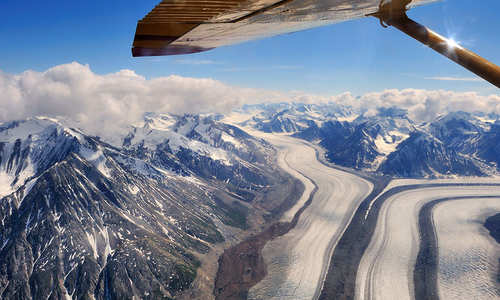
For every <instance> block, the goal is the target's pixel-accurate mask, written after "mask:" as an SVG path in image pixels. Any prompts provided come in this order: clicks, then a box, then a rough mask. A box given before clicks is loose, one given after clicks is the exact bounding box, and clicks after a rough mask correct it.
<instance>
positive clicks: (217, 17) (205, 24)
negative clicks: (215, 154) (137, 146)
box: [132, 0, 437, 56]
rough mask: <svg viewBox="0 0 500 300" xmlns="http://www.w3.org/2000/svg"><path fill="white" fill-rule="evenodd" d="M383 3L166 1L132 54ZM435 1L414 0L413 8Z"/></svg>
mask: <svg viewBox="0 0 500 300" xmlns="http://www.w3.org/2000/svg"><path fill="white" fill-rule="evenodd" d="M380 1H381V0H281V1H277V0H163V1H161V2H160V3H159V4H158V5H157V6H156V7H155V8H154V9H153V10H152V11H151V12H150V13H149V14H148V15H146V16H145V17H144V18H143V19H142V20H140V21H139V22H138V24H137V30H136V35H135V39H134V47H133V49H132V53H133V55H134V56H155V55H174V54H187V53H196V52H201V51H205V50H209V49H213V48H216V47H220V46H224V45H231V44H237V43H241V42H245V41H249V40H254V39H259V38H265V37H269V36H274V35H278V34H283V33H289V32H294V31H299V30H304V29H309V28H313V27H318V26H323V25H328V24H333V23H338V22H342V21H346V20H351V19H356V18H361V17H363V16H366V15H368V14H371V13H374V12H376V11H377V10H378V8H379V5H380ZM385 1H386V2H387V0H385ZM434 1H437V0H413V1H412V2H411V3H410V6H416V5H421V4H425V3H429V2H434Z"/></svg>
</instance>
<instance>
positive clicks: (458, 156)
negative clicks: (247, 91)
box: [239, 103, 500, 177]
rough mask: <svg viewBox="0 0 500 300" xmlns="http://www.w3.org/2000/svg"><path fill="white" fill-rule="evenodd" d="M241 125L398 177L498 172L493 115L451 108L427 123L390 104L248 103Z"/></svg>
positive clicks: (337, 161)
mask: <svg viewBox="0 0 500 300" xmlns="http://www.w3.org/2000/svg"><path fill="white" fill-rule="evenodd" d="M241 111H242V112H245V113H246V114H247V116H251V117H248V118H247V119H246V120H244V118H241V117H240V118H239V119H240V120H243V121H241V122H240V124H242V125H247V126H253V127H254V128H256V129H259V130H262V131H266V132H285V133H289V134H293V136H295V137H298V138H302V139H305V140H308V141H310V142H314V143H318V144H319V145H320V146H322V147H323V148H324V149H325V151H326V158H327V159H328V160H330V161H331V162H333V163H335V164H338V165H341V166H345V167H349V168H355V169H361V170H367V171H375V172H380V173H384V174H387V175H392V176H397V177H443V176H486V175H492V174H497V173H499V172H500V169H499V168H498V166H499V164H498V163H499V162H500V160H499V159H498V157H500V156H499V155H500V146H498V145H499V143H500V139H499V136H498V128H500V127H499V126H498V125H497V124H498V123H496V122H495V121H496V120H497V119H498V116H496V115H493V114H490V115H485V114H482V113H466V112H461V111H458V112H451V113H448V114H444V115H441V116H439V117H437V118H436V119H435V120H434V121H432V122H429V123H419V122H416V121H415V120H412V119H411V118H410V117H409V116H408V113H407V111H406V110H404V109H399V108H394V107H389V108H378V110H377V111H376V112H375V113H374V112H373V111H356V110H354V109H352V108H351V107H342V106H340V105H337V104H322V105H305V104H298V103H291V104H290V103H288V104H286V103H279V104H268V105H256V106H247V107H246V108H244V109H242V110H241Z"/></svg>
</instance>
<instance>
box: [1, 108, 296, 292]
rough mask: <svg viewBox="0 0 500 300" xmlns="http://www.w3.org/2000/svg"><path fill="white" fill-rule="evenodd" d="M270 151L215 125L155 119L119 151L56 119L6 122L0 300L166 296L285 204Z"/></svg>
mask: <svg viewBox="0 0 500 300" xmlns="http://www.w3.org/2000/svg"><path fill="white" fill-rule="evenodd" d="M273 151H274V150H273V149H272V148H271V147H270V146H269V145H267V144H266V143H264V142H262V141H260V140H257V139H254V138H253V137H251V136H249V135H248V134H246V133H245V132H243V131H242V130H240V129H238V128H236V127H233V126H230V125H227V124H223V123H220V122H217V121H216V120H214V119H212V118H210V117H200V116H190V115H187V116H171V115H156V114H148V115H147V116H146V117H145V119H144V122H143V123H142V124H136V125H135V126H131V129H130V133H129V134H128V135H127V136H125V137H124V139H123V147H117V146H112V145H110V144H108V143H106V141H102V140H101V139H99V138H98V137H93V136H89V135H86V134H85V133H84V132H83V131H81V130H77V129H73V128H69V127H67V126H64V125H63V124H62V123H61V122H59V121H57V120H54V119H49V118H32V119H28V120H23V121H16V122H10V123H5V124H2V125H0V220H1V222H0V245H1V248H0V282H1V284H0V295H1V296H0V298H3V299H6V298H9V299H11V298H16V299H31V298H33V299H42V298H43V299H48V298H51V299H61V298H65V297H73V298H81V299H93V298H96V299H108V298H109V297H110V298H117V299H132V298H134V297H135V298H141V299H158V298H162V299H163V298H166V299H168V298H172V297H174V296H175V295H178V294H179V293H181V292H182V291H183V290H185V289H186V288H188V287H189V286H190V285H191V283H192V282H193V280H194V278H195V276H196V269H197V268H198V266H199V265H200V261H199V258H200V257H201V256H202V255H203V254H204V253H207V251H208V250H209V249H210V248H211V247H212V246H213V245H214V244H216V243H219V242H222V241H224V239H225V238H227V237H228V236H232V235H233V234H234V233H235V232H237V229H236V228H243V229H244V228H246V227H247V226H248V225H249V223H248V222H249V220H248V218H247V216H248V215H249V214H251V213H260V214H267V213H268V211H266V210H265V209H264V207H265V208H266V209H267V208H268V209H269V211H271V210H272V209H273V208H274V207H278V206H279V205H280V204H281V203H279V201H278V202H272V201H270V202H267V203H266V205H263V204H262V201H264V200H263V199H266V198H265V197H263V196H262V195H263V194H264V193H265V192H269V191H270V190H272V188H273V186H279V185H283V184H286V182H287V181H286V180H283V177H282V176H281V174H282V173H280V172H277V171H276V170H275V169H274V168H275V167H274V164H273V161H272V159H273V157H274V152H273Z"/></svg>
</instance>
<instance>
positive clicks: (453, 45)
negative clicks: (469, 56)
mask: <svg viewBox="0 0 500 300" xmlns="http://www.w3.org/2000/svg"><path fill="white" fill-rule="evenodd" d="M446 43H447V44H448V47H449V48H462V46H460V44H459V43H458V42H457V41H455V40H454V39H453V38H449V39H446Z"/></svg>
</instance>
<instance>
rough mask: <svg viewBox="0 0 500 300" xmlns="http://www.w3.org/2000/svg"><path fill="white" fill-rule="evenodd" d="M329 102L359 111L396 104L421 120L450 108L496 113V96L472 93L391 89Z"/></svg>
mask: <svg viewBox="0 0 500 300" xmlns="http://www.w3.org/2000/svg"><path fill="white" fill-rule="evenodd" d="M332 101H334V102H337V103H342V104H347V105H352V106H353V107H354V108H355V109H358V110H359V111H361V112H372V111H373V110H374V109H377V108H380V107H385V108H388V107H399V108H403V109H407V110H408V112H409V116H410V118H412V119H414V120H416V121H424V122H425V121H431V120H433V119H434V118H436V117H437V116H438V115H440V114H445V113H449V112H454V111H466V112H484V113H500V95H498V94H497V95H495V94H492V95H489V96H483V95H479V94H478V93H476V92H460V93H459V92H453V91H444V90H437V91H429V90H417V89H404V90H396V89H392V90H385V91H383V92H375V93H367V94H365V95H363V96H361V97H354V96H352V95H351V94H350V93H345V94H342V95H339V96H334V97H332Z"/></svg>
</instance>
